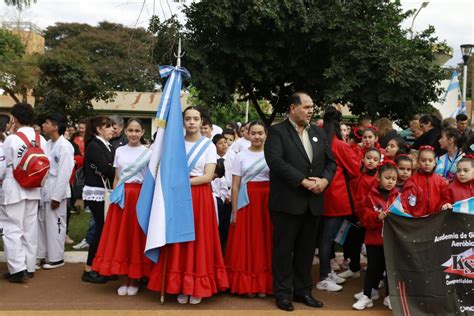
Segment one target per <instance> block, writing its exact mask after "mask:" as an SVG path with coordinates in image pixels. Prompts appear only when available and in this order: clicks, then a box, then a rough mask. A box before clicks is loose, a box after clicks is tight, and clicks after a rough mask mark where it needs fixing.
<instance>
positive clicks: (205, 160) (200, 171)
mask: <svg viewBox="0 0 474 316" xmlns="http://www.w3.org/2000/svg"><path fill="white" fill-rule="evenodd" d="M184 144H185V146H186V153H188V152H189V151H190V150H191V148H193V146H194V144H195V142H188V141H186V140H185V141H184ZM209 163H213V164H217V149H216V145H214V144H213V143H212V142H211V143H210V144H209V146H207V148H206V150H205V151H204V152H203V153H202V155H201V157H199V159H198V161H197V162H196V164H195V165H194V168H193V169H192V170H191V172H190V173H189V175H190V176H194V177H199V176H202V175H204V168H205V166H206V165H207V164H209Z"/></svg>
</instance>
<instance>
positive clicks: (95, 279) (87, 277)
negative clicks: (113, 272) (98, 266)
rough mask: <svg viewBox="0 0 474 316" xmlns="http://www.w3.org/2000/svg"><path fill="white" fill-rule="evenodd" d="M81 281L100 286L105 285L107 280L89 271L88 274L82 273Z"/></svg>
mask: <svg viewBox="0 0 474 316" xmlns="http://www.w3.org/2000/svg"><path fill="white" fill-rule="evenodd" d="M82 281H83V282H90V283H96V284H101V283H106V282H107V279H106V278H105V277H103V276H101V275H100V274H98V273H97V272H95V271H89V272H86V271H84V273H82Z"/></svg>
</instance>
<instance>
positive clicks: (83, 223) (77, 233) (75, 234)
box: [0, 208, 92, 251]
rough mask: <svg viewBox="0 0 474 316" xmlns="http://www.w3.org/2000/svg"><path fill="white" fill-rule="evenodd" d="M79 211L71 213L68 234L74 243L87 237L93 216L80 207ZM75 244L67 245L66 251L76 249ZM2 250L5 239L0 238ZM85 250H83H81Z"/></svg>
mask: <svg viewBox="0 0 474 316" xmlns="http://www.w3.org/2000/svg"><path fill="white" fill-rule="evenodd" d="M79 210H80V212H79V213H75V214H71V218H70V219H69V229H68V235H69V237H70V238H71V239H72V240H74V244H76V243H79V242H80V241H81V240H82V239H83V238H84V237H86V232H87V228H88V227H89V219H90V217H91V216H92V215H91V213H86V212H84V210H83V209H82V208H80V209H79ZM72 246H73V245H66V248H65V250H66V251H76V250H74V249H72ZM0 251H3V239H2V238H0ZM81 251H83V250H81Z"/></svg>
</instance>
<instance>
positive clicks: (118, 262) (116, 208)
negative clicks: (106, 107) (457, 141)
mask: <svg viewBox="0 0 474 316" xmlns="http://www.w3.org/2000/svg"><path fill="white" fill-rule="evenodd" d="M143 133H144V129H143V125H142V122H141V121H140V120H139V119H135V118H133V119H130V120H129V121H128V122H127V125H126V127H125V134H126V136H127V138H128V144H127V145H125V146H122V147H119V148H117V151H116V153H115V161H114V167H115V179H114V191H113V193H112V194H111V198H110V200H111V203H112V204H110V207H109V210H108V212H107V218H106V220H105V224H104V230H103V231H102V236H101V238H100V242H99V248H98V250H97V254H96V256H95V259H94V262H93V264H92V269H93V270H94V271H97V272H98V273H99V274H100V275H104V276H110V275H122V276H124V278H123V282H122V286H120V287H119V289H118V290H117V293H118V295H121V296H123V295H136V294H137V293H138V281H139V279H141V278H143V277H148V276H149V274H150V271H151V268H152V267H153V265H152V262H151V261H150V260H149V259H148V258H146V257H145V256H144V254H143V251H144V249H145V243H146V237H145V234H144V233H143V231H142V230H141V228H140V226H139V224H138V220H137V214H136V204H137V200H138V195H139V193H140V189H141V186H142V182H143V179H144V176H145V170H146V169H145V168H146V166H147V165H148V161H149V160H150V154H151V151H150V150H149V149H148V148H146V147H145V146H143V145H142V142H141V140H142V137H143Z"/></svg>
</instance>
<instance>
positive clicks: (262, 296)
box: [257, 293, 267, 298]
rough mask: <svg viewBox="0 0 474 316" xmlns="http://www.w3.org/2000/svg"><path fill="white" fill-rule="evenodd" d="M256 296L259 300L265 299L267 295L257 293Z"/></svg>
mask: <svg viewBox="0 0 474 316" xmlns="http://www.w3.org/2000/svg"><path fill="white" fill-rule="evenodd" d="M257 296H258V297H260V298H264V297H267V294H265V293H258V294H257Z"/></svg>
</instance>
